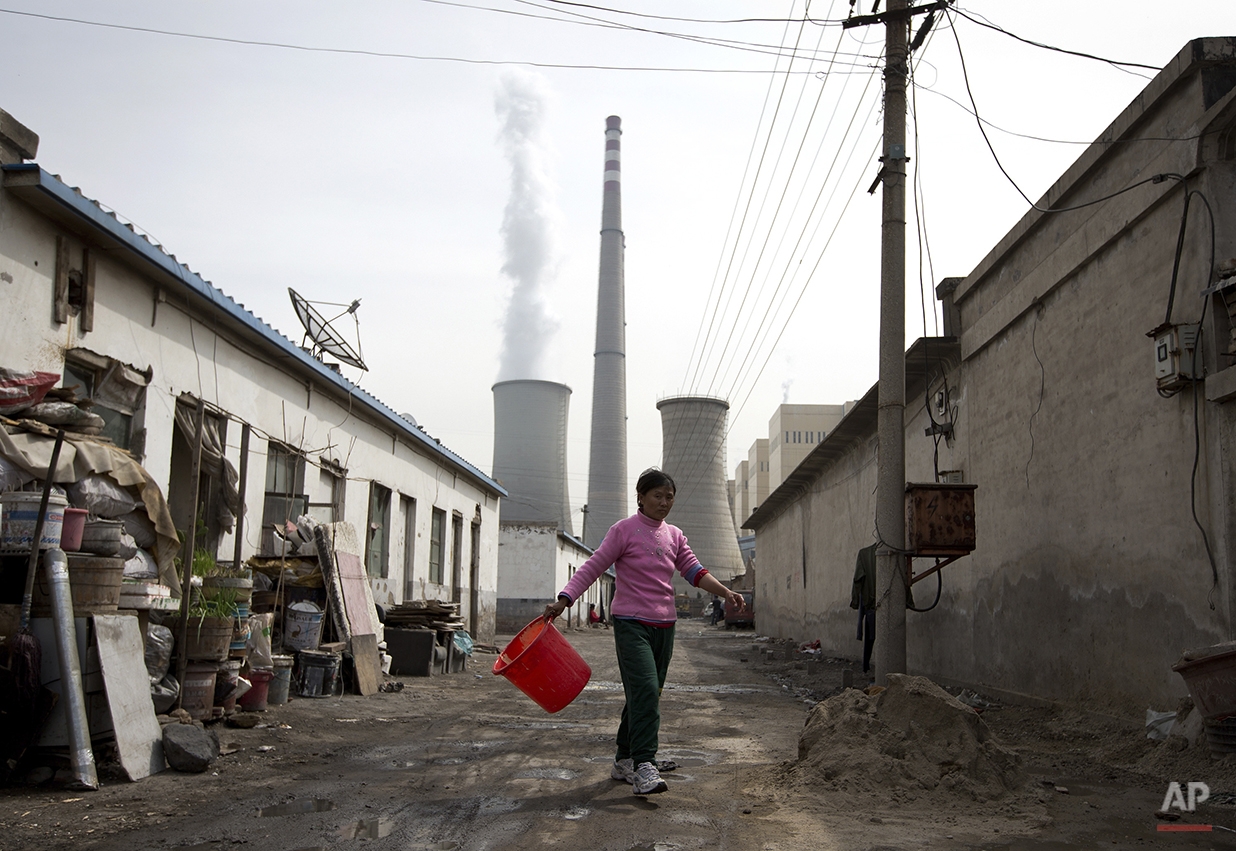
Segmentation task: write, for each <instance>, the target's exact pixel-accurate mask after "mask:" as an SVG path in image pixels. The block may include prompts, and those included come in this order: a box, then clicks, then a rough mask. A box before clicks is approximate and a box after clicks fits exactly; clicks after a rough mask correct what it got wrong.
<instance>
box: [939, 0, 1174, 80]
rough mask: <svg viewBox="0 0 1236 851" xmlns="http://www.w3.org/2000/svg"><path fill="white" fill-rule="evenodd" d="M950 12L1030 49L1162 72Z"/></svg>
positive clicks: (1151, 66) (1159, 69)
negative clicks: (1036, 48)
mask: <svg viewBox="0 0 1236 851" xmlns="http://www.w3.org/2000/svg"><path fill="white" fill-rule="evenodd" d="M952 10H953V11H954V12H956V13H957V14H958V15H960V16H961V17H963V18H965V19H966V20H968V21H970V22H971V23H975V24H978V25H979V26H980V27H987V28H988V29H991V30H995V31H996V32H998V33H1002V34H1003V35H1007V36H1008V37H1009V38H1012V39H1016V40H1017V41H1020V42H1022V43H1024V44H1028V45H1030V46H1031V47H1038V48H1042V49H1043V50H1051V51H1054V52H1056V53H1064V54H1067V55H1069V56H1077V57H1079V58H1081V59H1093V60H1095V61H1096V62H1103V63H1105V64H1107V65H1111V66H1112V67H1114V68H1118V69H1119V70H1122V71H1123V70H1124V69H1125V68H1145V69H1147V70H1150V71H1154V72H1156V73H1157V72H1159V71H1161V70H1163V69H1162V68H1160V67H1159V66H1158V65H1143V64H1142V63H1140V62H1121V61H1119V60H1116V59H1107V58H1105V57H1103V56H1095V55H1094V54H1093V53H1082V52H1081V51H1078V50H1066V49H1065V48H1063V47H1054V46H1052V45H1050V44H1043V43H1041V42H1037V41H1032V40H1031V39H1028V38H1025V37H1024V36H1020V35H1017V34H1016V33H1011V32H1009V31H1008V30H1006V29H1004V28H1003V27H1000V26H997V25H996V24H993V23H990V22H988V21H983V20H979V19H978V18H977V17H975V16H973V15H971V14H968V13H966V12H963V11H962V10H961V9H959V8H956V7H953V8H952ZM1139 76H1140V75H1139Z"/></svg>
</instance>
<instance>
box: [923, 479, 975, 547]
mask: <svg viewBox="0 0 1236 851" xmlns="http://www.w3.org/2000/svg"><path fill="white" fill-rule="evenodd" d="M977 487H978V485H972V484H945V483H943V482H923V483H915V482H911V483H909V484H907V485H906V545H907V548H908V549H909V551H910V552H912V553H913V554H914V555H916V556H957V555H964V554H966V553H969V552H973V551H974V547H975V543H976V536H975V530H974V491H975V490H976V489H977Z"/></svg>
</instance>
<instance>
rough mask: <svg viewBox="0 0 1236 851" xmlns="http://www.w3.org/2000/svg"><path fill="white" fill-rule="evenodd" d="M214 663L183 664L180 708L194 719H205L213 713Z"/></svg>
mask: <svg viewBox="0 0 1236 851" xmlns="http://www.w3.org/2000/svg"><path fill="white" fill-rule="evenodd" d="M218 671H219V666H218V665H216V664H209V665H206V664H201V663H198V662H190V663H189V664H188V665H187V666H185V681H184V683H183V684H182V686H181V696H180V708H181V709H183V710H184V711H185V712H188V713H189V715H191V716H192V717H193V718H194V719H196V720H198V721H205V720H206V719H207V718H209V717H211V716H212V715H213V714H214V708H215V675H216V674H217V673H218Z"/></svg>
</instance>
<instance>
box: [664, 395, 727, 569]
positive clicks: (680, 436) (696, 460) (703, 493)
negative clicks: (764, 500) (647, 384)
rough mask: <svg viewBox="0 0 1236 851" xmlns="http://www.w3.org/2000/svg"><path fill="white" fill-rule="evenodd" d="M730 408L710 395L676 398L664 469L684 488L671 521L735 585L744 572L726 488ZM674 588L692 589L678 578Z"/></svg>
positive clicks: (670, 404)
mask: <svg viewBox="0 0 1236 851" xmlns="http://www.w3.org/2000/svg"><path fill="white" fill-rule="evenodd" d="M729 409H730V406H729V403H728V402H726V401H725V400H724V399H714V398H712V397H710V396H675V397H672V398H669V399H662V400H661V401H660V402H657V410H659V411H660V412H661V469H662V470H664V471H665V472H667V473H669V474H670V475H671V476H673V478H674V482H675V484H677V485H678V490H677V493H676V494H675V495H674V510H673V511H672V512H671V513H670V517H669V522H671V523H673V524H674V525H675V526H677V527H678V528H679V529H681V530H682V531H683V532H684V533H685V534H686V536H687V541H688V542H689V543H690V545H691V551H692V552H693V553H695V555H696V557H698V558H699V560H700V564H702V565H703V566H704V567H706V568H708V570H709V571H710V572H712V573H714V574H716V576H717V578H718V579H720V580H721V581H722V582H729V581H730V580H731V579H733V578H734V577H735V576H739V575H741V574H742V573H743V571H744V570H745V568H744V567H743V563H742V554H741V553H740V552H739V550H738V536H737V535H736V534H735V533H734V519H733V515H731V513H730V505H729V495H728V494H727V492H726V485H725V419H726V416H727V415H728V412H729ZM674 589H675V591H676V592H679V593H681V592H684V591H688V590H689V589H688V588H687V586H686V583H685V581H683V579H682V577H680V576H677V575H675V577H674Z"/></svg>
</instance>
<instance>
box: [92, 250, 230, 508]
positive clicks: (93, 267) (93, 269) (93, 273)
mask: <svg viewBox="0 0 1236 851" xmlns="http://www.w3.org/2000/svg"><path fill="white" fill-rule="evenodd" d="M82 265H83V266H85V267H86V268H85V269H84V270H83V272H84V274H83V278H84V280H83V281H82V315H81V320H80V322H79V324H80V326H81V330H82V331H83V332H85V331H93V330H94V275H95V266H96V265H97V263H96V258H95V253H94V252H93V251H91V250H90V249H89V248H84V249H82ZM242 493H243V491H242Z"/></svg>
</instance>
